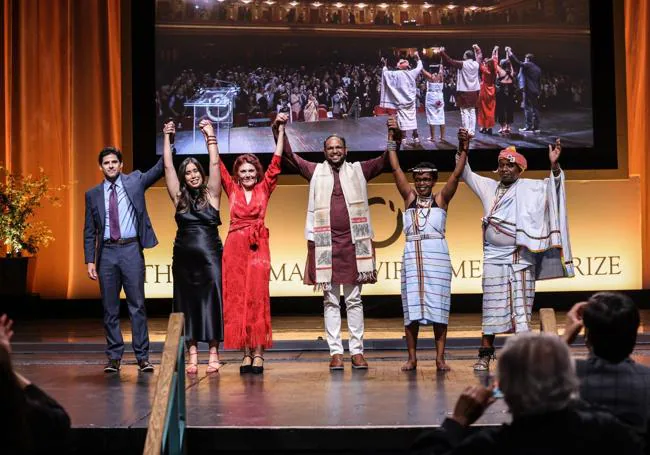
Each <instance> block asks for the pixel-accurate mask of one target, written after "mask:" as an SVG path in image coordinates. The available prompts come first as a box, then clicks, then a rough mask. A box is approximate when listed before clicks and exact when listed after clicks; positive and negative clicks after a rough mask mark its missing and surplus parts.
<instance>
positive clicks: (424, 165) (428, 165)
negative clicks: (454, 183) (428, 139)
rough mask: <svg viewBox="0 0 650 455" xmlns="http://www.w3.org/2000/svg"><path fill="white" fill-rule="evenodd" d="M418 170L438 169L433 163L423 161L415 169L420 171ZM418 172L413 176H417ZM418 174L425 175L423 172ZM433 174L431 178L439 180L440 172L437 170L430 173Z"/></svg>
mask: <svg viewBox="0 0 650 455" xmlns="http://www.w3.org/2000/svg"><path fill="white" fill-rule="evenodd" d="M418 168H430V169H436V165H435V164H433V163H432V162H431V161H422V162H420V163H418V164H417V165H416V166H415V167H414V168H413V169H418ZM415 174H416V172H413V175H415ZM417 174H423V172H417ZM429 174H431V177H433V180H438V170H437V169H436V170H435V171H433V172H429Z"/></svg>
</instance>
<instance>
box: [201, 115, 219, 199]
mask: <svg viewBox="0 0 650 455" xmlns="http://www.w3.org/2000/svg"><path fill="white" fill-rule="evenodd" d="M199 129H200V130H201V133H203V137H204V138H205V146H206V147H207V148H208V155H209V158H210V164H209V170H208V194H209V195H210V199H211V201H210V202H211V204H212V206H213V207H214V208H215V209H217V210H218V209H219V200H220V199H221V165H220V164H219V161H220V159H219V145H218V143H217V136H216V134H215V132H214V128H213V127H212V123H211V122H210V120H208V119H203V120H201V121H200V122H199Z"/></svg>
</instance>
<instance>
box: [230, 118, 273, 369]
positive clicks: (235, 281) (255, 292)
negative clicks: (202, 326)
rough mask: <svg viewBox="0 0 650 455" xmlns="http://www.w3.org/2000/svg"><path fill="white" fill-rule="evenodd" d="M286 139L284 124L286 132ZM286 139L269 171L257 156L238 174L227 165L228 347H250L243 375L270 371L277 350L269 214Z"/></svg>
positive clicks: (245, 159)
mask: <svg viewBox="0 0 650 455" xmlns="http://www.w3.org/2000/svg"><path fill="white" fill-rule="evenodd" d="M279 134H280V135H282V136H283V139H284V126H282V127H281V128H280V132H279ZM283 144H284V140H279V141H277V145H276V149H275V153H274V154H273V159H272V160H271V164H270V165H269V167H268V169H267V170H266V173H263V172H262V165H261V163H260V161H259V159H257V157H256V156H255V155H251V154H246V155H241V156H239V157H238V158H237V160H235V164H234V166H233V175H232V176H231V175H230V174H229V173H228V170H227V169H226V167H225V166H224V164H223V161H221V160H220V161H219V163H220V164H221V183H222V185H223V189H224V190H225V192H226V194H227V195H228V199H229V201H230V229H229V230H228V237H227V238H226V244H225V246H224V249H223V262H222V273H223V319H224V326H225V327H224V347H225V348H227V349H244V359H243V361H242V364H241V366H240V367H239V371H240V373H242V374H243V373H255V374H260V373H262V372H263V371H264V357H263V355H264V349H266V348H268V347H270V346H271V344H272V341H271V302H270V297H269V280H270V276H271V254H270V251H269V230H268V228H267V227H266V226H265V225H264V216H265V215H266V208H267V205H268V203H269V198H270V197H271V193H272V192H273V190H274V189H275V187H276V185H277V182H278V175H279V174H280V160H281V158H282V149H283Z"/></svg>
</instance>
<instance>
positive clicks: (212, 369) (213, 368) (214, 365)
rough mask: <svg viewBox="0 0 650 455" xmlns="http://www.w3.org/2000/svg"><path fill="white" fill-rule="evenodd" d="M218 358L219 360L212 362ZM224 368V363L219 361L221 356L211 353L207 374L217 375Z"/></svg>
mask: <svg viewBox="0 0 650 455" xmlns="http://www.w3.org/2000/svg"><path fill="white" fill-rule="evenodd" d="M213 356H214V357H216V358H217V360H212V359H213V358H214V357H213ZM222 366H223V363H221V362H220V361H219V354H217V353H216V352H211V353H210V358H209V360H208V369H207V370H205V372H206V373H217V372H218V371H219V368H221V367H222Z"/></svg>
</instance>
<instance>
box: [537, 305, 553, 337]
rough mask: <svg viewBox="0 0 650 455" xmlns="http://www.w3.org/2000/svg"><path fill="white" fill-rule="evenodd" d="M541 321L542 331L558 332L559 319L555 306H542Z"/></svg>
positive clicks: (540, 311)
mask: <svg viewBox="0 0 650 455" xmlns="http://www.w3.org/2000/svg"><path fill="white" fill-rule="evenodd" d="M539 322H540V326H541V330H542V332H547V333H554V334H557V319H556V318H555V310H554V309H553V308H540V310H539Z"/></svg>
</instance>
